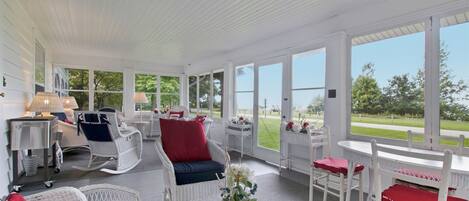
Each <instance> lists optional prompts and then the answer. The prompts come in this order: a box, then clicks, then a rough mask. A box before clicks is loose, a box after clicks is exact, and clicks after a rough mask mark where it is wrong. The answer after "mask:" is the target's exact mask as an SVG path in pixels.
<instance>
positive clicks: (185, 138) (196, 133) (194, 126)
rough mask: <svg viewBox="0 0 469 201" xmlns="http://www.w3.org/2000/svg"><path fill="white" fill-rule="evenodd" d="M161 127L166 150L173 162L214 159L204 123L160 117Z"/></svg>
mask: <svg viewBox="0 0 469 201" xmlns="http://www.w3.org/2000/svg"><path fill="white" fill-rule="evenodd" d="M160 127H161V141H162V144H163V149H164V152H165V153H166V155H167V156H168V158H169V160H171V161H172V162H173V163H175V162H192V161H207V160H212V158H211V157H210V152H209V150H208V147H207V140H206V138H205V133H204V125H203V124H202V123H200V122H198V121H182V120H171V119H160Z"/></svg>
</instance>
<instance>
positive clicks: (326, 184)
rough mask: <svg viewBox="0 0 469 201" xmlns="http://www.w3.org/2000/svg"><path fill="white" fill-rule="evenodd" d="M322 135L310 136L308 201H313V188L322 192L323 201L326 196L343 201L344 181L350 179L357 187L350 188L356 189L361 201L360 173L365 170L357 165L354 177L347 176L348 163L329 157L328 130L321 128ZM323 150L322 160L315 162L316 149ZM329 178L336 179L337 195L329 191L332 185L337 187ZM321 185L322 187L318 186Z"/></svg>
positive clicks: (361, 185)
mask: <svg viewBox="0 0 469 201" xmlns="http://www.w3.org/2000/svg"><path fill="white" fill-rule="evenodd" d="M322 129H323V132H322V133H323V134H322V135H314V134H313V135H311V146H310V150H311V155H310V159H311V168H310V182H309V201H313V197H314V196H313V192H314V187H316V188H318V189H321V190H323V191H324V195H323V200H324V201H326V200H327V195H328V194H331V195H334V196H336V197H339V200H340V201H344V200H345V192H346V190H347V189H346V184H347V182H346V180H347V179H352V180H355V181H357V183H358V184H357V185H355V186H352V189H358V191H359V194H358V196H359V200H363V177H362V172H363V169H364V168H365V167H364V166H363V165H357V166H356V167H355V171H354V175H352V176H349V175H347V171H348V161H347V160H346V159H342V158H339V157H331V156H330V153H331V151H330V137H329V129H328V128H327V127H324V128H322ZM321 147H322V148H323V154H322V155H323V158H322V159H319V160H315V158H316V156H317V154H316V151H317V149H318V148H321ZM331 177H336V178H338V181H339V183H338V187H339V189H338V193H336V192H333V191H331V189H330V187H331V184H332V185H337V182H336V180H337V179H331ZM320 183H323V185H320Z"/></svg>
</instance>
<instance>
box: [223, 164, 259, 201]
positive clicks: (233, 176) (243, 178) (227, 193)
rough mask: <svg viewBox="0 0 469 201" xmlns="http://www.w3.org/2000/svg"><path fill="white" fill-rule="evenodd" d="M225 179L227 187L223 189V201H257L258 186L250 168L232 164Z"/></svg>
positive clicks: (226, 172) (226, 171) (227, 169)
mask: <svg viewBox="0 0 469 201" xmlns="http://www.w3.org/2000/svg"><path fill="white" fill-rule="evenodd" d="M225 177H226V183H225V186H224V187H222V188H221V191H222V194H221V197H222V200H223V201H257V199H256V198H254V195H255V194H256V191H257V184H256V183H254V182H253V172H252V171H251V170H250V169H249V168H247V167H246V166H243V165H234V164H230V165H228V168H226V170H225Z"/></svg>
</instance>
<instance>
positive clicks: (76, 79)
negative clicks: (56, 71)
mask: <svg viewBox="0 0 469 201" xmlns="http://www.w3.org/2000/svg"><path fill="white" fill-rule="evenodd" d="M64 71H65V76H66V77H67V79H68V88H67V92H68V95H69V96H73V97H75V99H76V101H77V104H78V107H79V108H78V110H89V100H88V99H89V86H88V83H89V71H88V70H83V69H72V68H65V69H64ZM59 85H60V84H59Z"/></svg>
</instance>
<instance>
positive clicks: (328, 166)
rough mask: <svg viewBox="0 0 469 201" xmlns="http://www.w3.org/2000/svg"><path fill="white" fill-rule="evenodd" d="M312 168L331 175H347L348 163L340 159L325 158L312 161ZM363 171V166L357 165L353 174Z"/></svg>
mask: <svg viewBox="0 0 469 201" xmlns="http://www.w3.org/2000/svg"><path fill="white" fill-rule="evenodd" d="M313 166H314V167H315V168H319V169H323V170H327V171H330V172H332V173H336V174H338V173H342V174H344V175H347V167H348V161H347V160H346V159H342V158H334V157H326V158H324V159H320V160H316V161H314V162H313ZM363 169H365V166H363V165H361V164H358V165H357V166H356V167H355V173H358V172H361V171H362V170H363Z"/></svg>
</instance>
